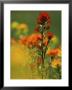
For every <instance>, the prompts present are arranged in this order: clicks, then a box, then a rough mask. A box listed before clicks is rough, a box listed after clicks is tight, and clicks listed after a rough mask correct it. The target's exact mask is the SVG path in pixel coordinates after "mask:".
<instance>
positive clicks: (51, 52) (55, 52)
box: [47, 48, 59, 56]
mask: <svg viewBox="0 0 72 90" xmlns="http://www.w3.org/2000/svg"><path fill="white" fill-rule="evenodd" d="M58 53H59V49H58V48H55V49H52V50H50V51H48V52H47V54H48V55H49V56H56V55H58Z"/></svg>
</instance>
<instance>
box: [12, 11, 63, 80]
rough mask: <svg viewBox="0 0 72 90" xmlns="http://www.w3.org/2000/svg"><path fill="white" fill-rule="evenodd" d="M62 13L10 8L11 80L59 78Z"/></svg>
mask: <svg viewBox="0 0 72 90" xmlns="http://www.w3.org/2000/svg"><path fill="white" fill-rule="evenodd" d="M61 48H62V47H61V12H60V11H11V40H10V77H11V79H61V77H62V76H61V65H62V50H61Z"/></svg>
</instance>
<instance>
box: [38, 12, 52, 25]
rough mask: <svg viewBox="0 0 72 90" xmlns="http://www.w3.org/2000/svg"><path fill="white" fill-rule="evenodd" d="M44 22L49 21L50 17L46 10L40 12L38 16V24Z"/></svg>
mask: <svg viewBox="0 0 72 90" xmlns="http://www.w3.org/2000/svg"><path fill="white" fill-rule="evenodd" d="M45 22H48V23H50V17H49V15H48V13H47V12H41V13H40V15H39V17H38V24H41V25H43V24H45Z"/></svg>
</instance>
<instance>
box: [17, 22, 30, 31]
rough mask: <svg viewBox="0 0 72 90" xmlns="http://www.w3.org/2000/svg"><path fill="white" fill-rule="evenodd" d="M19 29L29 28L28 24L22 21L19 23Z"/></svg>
mask: <svg viewBox="0 0 72 90" xmlns="http://www.w3.org/2000/svg"><path fill="white" fill-rule="evenodd" d="M17 30H28V26H27V24H24V23H21V24H19V25H18V27H17Z"/></svg>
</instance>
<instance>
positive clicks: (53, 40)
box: [51, 36, 58, 44]
mask: <svg viewBox="0 0 72 90" xmlns="http://www.w3.org/2000/svg"><path fill="white" fill-rule="evenodd" d="M51 41H52V42H53V43H54V44H57V43H58V38H57V37H56V36H53V38H52V39H51Z"/></svg>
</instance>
